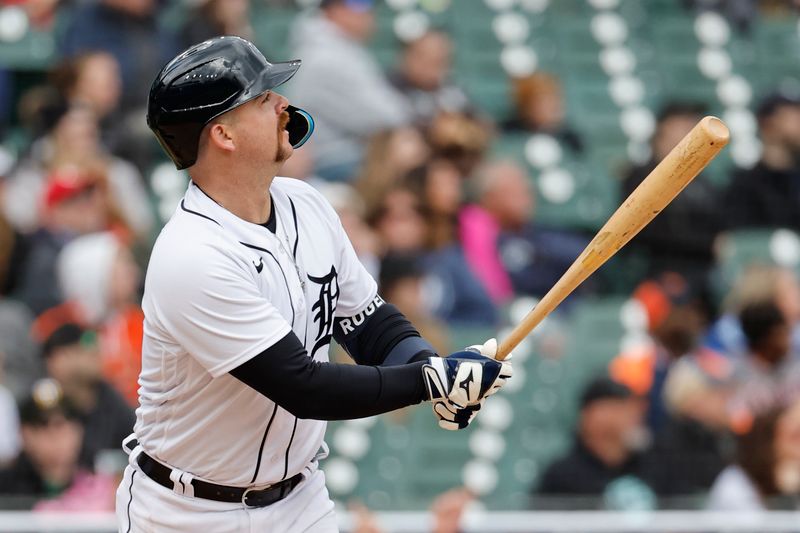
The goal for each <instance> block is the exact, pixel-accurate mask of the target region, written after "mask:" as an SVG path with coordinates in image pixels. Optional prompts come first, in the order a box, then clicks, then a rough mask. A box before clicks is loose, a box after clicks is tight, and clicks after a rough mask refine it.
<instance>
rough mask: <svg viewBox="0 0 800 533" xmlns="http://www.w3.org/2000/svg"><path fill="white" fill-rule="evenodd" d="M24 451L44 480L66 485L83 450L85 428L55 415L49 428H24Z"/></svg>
mask: <svg viewBox="0 0 800 533" xmlns="http://www.w3.org/2000/svg"><path fill="white" fill-rule="evenodd" d="M21 432H22V448H23V450H24V451H25V454H26V455H27V456H28V458H29V459H30V460H31V462H32V463H33V464H34V465H35V466H36V467H37V469H38V470H39V472H40V473H41V474H42V475H43V477H44V478H45V479H46V480H47V481H50V482H52V483H65V482H67V481H68V480H69V478H70V477H71V476H72V474H73V472H74V470H75V467H76V464H77V461H78V454H79V452H80V449H81V441H82V440H83V428H82V427H81V426H80V424H79V423H78V422H76V421H74V420H69V419H67V418H65V417H64V416H63V415H53V416H52V417H51V418H50V419H49V420H48V422H47V423H46V424H44V425H38V424H35V425H34V424H23V425H22V428H21Z"/></svg>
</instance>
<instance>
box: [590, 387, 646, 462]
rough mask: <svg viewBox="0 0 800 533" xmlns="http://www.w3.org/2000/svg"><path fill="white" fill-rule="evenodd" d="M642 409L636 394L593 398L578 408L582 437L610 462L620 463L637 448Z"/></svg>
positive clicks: (640, 430)
mask: <svg viewBox="0 0 800 533" xmlns="http://www.w3.org/2000/svg"><path fill="white" fill-rule="evenodd" d="M644 412H645V410H644V404H643V402H642V401H641V400H640V399H638V398H635V397H631V398H604V399H599V400H595V401H593V402H592V403H590V404H589V405H587V406H585V407H584V408H583V410H582V411H581V417H580V435H581V439H582V441H583V442H584V445H586V446H587V447H588V448H589V449H590V450H592V451H593V452H594V453H595V454H597V455H598V456H599V457H600V458H601V459H602V460H603V461H604V462H605V463H607V464H608V465H609V466H614V465H615V464H621V463H623V462H624V461H625V460H626V459H627V458H628V457H629V455H630V452H631V451H633V450H635V449H636V448H637V444H638V442H637V441H638V440H639V436H640V435H641V434H642V432H643V427H644V426H643V421H644Z"/></svg>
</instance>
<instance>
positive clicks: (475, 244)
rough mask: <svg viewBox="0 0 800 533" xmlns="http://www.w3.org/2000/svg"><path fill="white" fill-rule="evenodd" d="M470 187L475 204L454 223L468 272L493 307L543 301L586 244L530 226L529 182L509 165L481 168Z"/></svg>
mask: <svg viewBox="0 0 800 533" xmlns="http://www.w3.org/2000/svg"><path fill="white" fill-rule="evenodd" d="M473 185H474V189H475V194H476V197H477V198H476V199H477V203H476V204H474V205H470V206H467V207H465V208H464V209H463V210H462V211H461V215H460V218H459V222H460V238H461V243H462V244H463V246H464V254H465V256H466V258H467V261H468V262H469V264H470V266H471V267H472V269H473V271H474V272H475V273H476V275H477V276H478V277H479V278H480V279H481V281H482V282H483V285H484V286H485V287H486V289H487V291H488V292H489V294H491V296H492V299H493V300H494V301H495V302H496V303H498V304H500V303H504V302H506V301H507V300H508V299H509V298H510V297H511V296H512V295H513V294H528V295H533V296H539V297H541V296H543V295H544V294H545V293H546V292H547V291H548V290H549V289H550V287H552V286H553V284H554V283H555V282H556V281H557V280H558V279H559V278H560V277H561V275H562V274H563V273H564V272H565V271H566V270H567V268H568V267H569V265H570V264H572V262H573V261H574V260H575V258H576V257H578V255H579V254H580V253H581V251H583V249H584V247H585V246H586V245H587V244H588V240H586V239H585V238H583V237H581V236H578V235H576V234H573V233H570V232H568V231H566V230H558V229H547V228H542V227H539V226H538V225H536V224H534V223H533V215H534V209H535V203H536V200H535V197H534V191H533V188H532V187H531V180H530V178H529V176H527V175H526V173H525V170H524V169H523V168H522V167H520V166H519V165H517V164H516V163H514V162H512V161H495V162H491V163H487V164H485V165H483V166H482V167H480V168H479V169H478V170H477V171H476V173H475V176H474V178H473ZM589 286H590V284H585V285H583V286H582V287H581V290H580V292H584V291H586V290H587V288H588V287H589Z"/></svg>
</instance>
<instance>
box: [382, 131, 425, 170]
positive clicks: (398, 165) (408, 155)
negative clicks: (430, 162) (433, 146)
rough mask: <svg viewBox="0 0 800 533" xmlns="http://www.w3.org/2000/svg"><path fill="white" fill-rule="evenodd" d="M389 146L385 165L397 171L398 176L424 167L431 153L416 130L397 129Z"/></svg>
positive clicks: (393, 132)
mask: <svg viewBox="0 0 800 533" xmlns="http://www.w3.org/2000/svg"><path fill="white" fill-rule="evenodd" d="M388 144H389V145H388V147H387V149H386V158H385V160H384V161H385V163H384V164H386V165H387V166H389V167H392V168H395V169H397V175H404V174H406V173H407V172H408V171H410V170H411V169H413V168H416V167H418V166H420V165H422V164H423V163H424V162H425V160H426V159H427V158H428V155H429V153H430V149H429V148H428V145H427V144H426V143H425V139H424V138H423V137H422V134H420V132H419V130H417V129H416V128H397V129H395V130H394V131H392V134H391V137H390V139H389V143H388Z"/></svg>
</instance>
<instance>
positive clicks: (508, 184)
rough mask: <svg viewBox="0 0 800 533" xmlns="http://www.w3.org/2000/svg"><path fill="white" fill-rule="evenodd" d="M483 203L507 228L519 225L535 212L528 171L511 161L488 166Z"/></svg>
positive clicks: (523, 223) (519, 226) (483, 185)
mask: <svg viewBox="0 0 800 533" xmlns="http://www.w3.org/2000/svg"><path fill="white" fill-rule="evenodd" d="M484 172H485V175H484V176H483V178H482V179H484V180H486V182H485V183H483V184H482V188H483V194H482V195H481V205H483V207H484V208H485V209H486V210H487V211H489V213H491V214H492V216H494V218H495V219H496V220H497V221H498V222H499V223H500V226H501V227H503V228H504V229H519V228H521V227H522V226H523V225H525V224H526V223H527V222H528V221H529V220H530V219H531V217H532V216H533V208H534V197H533V191H532V190H531V186H530V181H529V180H528V176H527V175H526V174H525V171H524V170H523V169H522V168H520V167H519V166H518V165H516V164H514V163H510V162H501V163H496V164H493V165H491V166H489V167H487V168H486V169H485V170H484Z"/></svg>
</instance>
